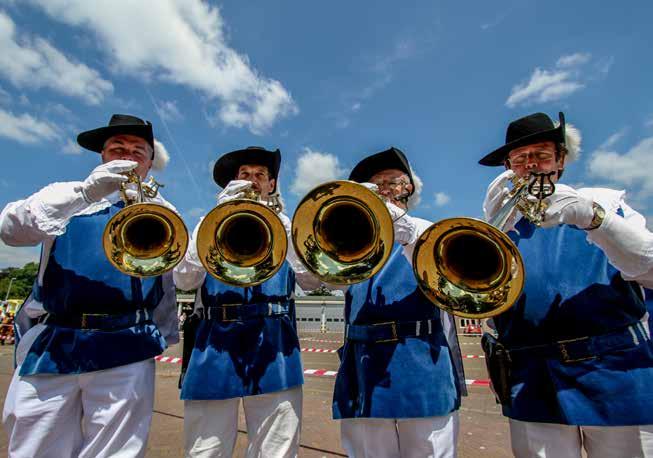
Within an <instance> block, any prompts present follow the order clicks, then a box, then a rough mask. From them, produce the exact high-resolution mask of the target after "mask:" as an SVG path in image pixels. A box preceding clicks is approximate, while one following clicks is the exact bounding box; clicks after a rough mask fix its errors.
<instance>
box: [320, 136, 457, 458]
mask: <svg viewBox="0 0 653 458" xmlns="http://www.w3.org/2000/svg"><path fill="white" fill-rule="evenodd" d="M349 179H350V180H353V181H357V182H359V183H363V184H364V185H365V186H366V187H368V188H371V189H374V190H376V191H377V192H378V193H379V194H380V195H381V197H382V198H383V199H384V200H385V201H386V205H387V207H388V210H389V211H390V213H391V215H392V219H393V221H394V233H395V246H394V248H393V252H392V254H391V256H390V259H389V260H388V262H387V263H386V264H385V266H384V267H383V268H382V269H381V270H380V271H379V272H378V273H377V274H376V275H374V276H373V277H371V278H370V279H369V280H367V281H364V282H362V283H358V284H355V285H352V286H350V287H349V289H348V290H347V293H346V299H345V301H346V302H345V321H346V331H345V344H344V347H343V348H342V349H341V365H340V369H339V370H338V376H337V379H336V385H335V393H334V401H333V415H334V418H335V419H340V420H342V421H341V438H342V444H343V447H344V448H345V450H347V453H348V454H349V456H351V457H398V456H437V457H452V456H455V455H456V437H457V433H458V412H457V410H458V408H459V407H460V398H461V395H462V394H463V393H465V394H466V388H465V385H464V376H463V374H462V359H461V356H460V348H459V346H458V341H457V338H456V335H455V327H454V324H453V323H454V322H453V318H452V317H451V315H449V314H446V313H444V312H442V311H440V310H439V309H437V308H436V307H434V306H433V304H432V303H431V302H430V301H429V300H428V299H427V298H426V297H425V296H424V295H423V294H422V293H421V291H420V290H419V288H418V286H417V283H416V281H415V276H414V274H413V270H412V264H411V261H412V251H413V248H414V244H415V242H416V241H417V239H418V238H419V236H420V234H421V233H422V232H423V231H424V230H425V229H427V228H428V227H429V226H430V224H431V223H430V222H428V221H426V220H423V219H420V218H415V217H411V216H409V215H408V214H407V211H408V208H409V204H410V203H411V201H412V200H413V199H414V198H415V195H414V192H415V182H416V180H415V177H414V174H413V172H412V170H411V168H410V165H409V163H408V160H407V159H406V157H405V156H404V154H403V153H402V152H401V151H400V150H399V149H397V148H390V149H388V150H387V151H382V152H380V153H377V154H373V155H371V156H369V157H367V158H365V159H363V160H362V161H360V162H359V163H358V164H357V165H356V166H355V167H354V169H353V170H352V172H351V175H350V177H349Z"/></svg>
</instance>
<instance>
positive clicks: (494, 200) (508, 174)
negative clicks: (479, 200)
mask: <svg viewBox="0 0 653 458" xmlns="http://www.w3.org/2000/svg"><path fill="white" fill-rule="evenodd" d="M514 176H515V172H513V171H512V170H510V169H508V170H506V171H504V172H503V173H501V174H500V175H499V176H498V177H496V178H495V179H494V180H493V181H492V183H490V186H488V188H487V193H486V194H485V200H484V201H483V213H484V214H485V219H486V220H488V221H489V220H491V219H492V218H493V217H494V215H496V214H497V212H498V211H499V210H500V209H501V207H503V206H504V205H505V203H506V202H507V201H508V199H509V197H508V194H510V188H509V187H508V185H509V184H510V180H512V178H513V177H514Z"/></svg>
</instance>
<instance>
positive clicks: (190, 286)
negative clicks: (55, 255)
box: [173, 220, 206, 291]
mask: <svg viewBox="0 0 653 458" xmlns="http://www.w3.org/2000/svg"><path fill="white" fill-rule="evenodd" d="M201 223H202V220H200V221H199V223H197V226H195V229H194V230H193V233H192V235H191V237H190V241H189V242H188V250H187V251H186V255H185V256H184V259H182V261H181V262H180V263H179V264H177V266H176V267H175V269H174V272H173V275H174V281H175V284H176V285H177V288H179V289H181V290H184V291H193V290H195V289H197V288H199V287H200V286H201V285H202V283H203V282H204V278H205V277H206V270H205V269H204V266H203V265H202V263H201V262H200V258H199V255H198V254H197V232H198V230H199V227H200V224H201Z"/></svg>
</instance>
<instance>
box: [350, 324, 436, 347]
mask: <svg viewBox="0 0 653 458" xmlns="http://www.w3.org/2000/svg"><path fill="white" fill-rule="evenodd" d="M436 324H437V325H438V326H440V323H439V320H420V321H387V322H383V323H374V324H348V325H347V326H346V327H345V339H347V340H353V341H357V342H371V343H384V342H398V341H399V339H401V338H403V337H420V336H428V335H430V334H433V329H434V326H435V325H436ZM437 329H440V328H439V327H438V328H437Z"/></svg>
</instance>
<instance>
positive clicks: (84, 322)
mask: <svg viewBox="0 0 653 458" xmlns="http://www.w3.org/2000/svg"><path fill="white" fill-rule="evenodd" d="M92 316H102V317H104V316H109V314H107V313H82V323H81V325H80V329H87V330H90V331H94V330H97V329H94V328H89V327H88V317H92Z"/></svg>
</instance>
